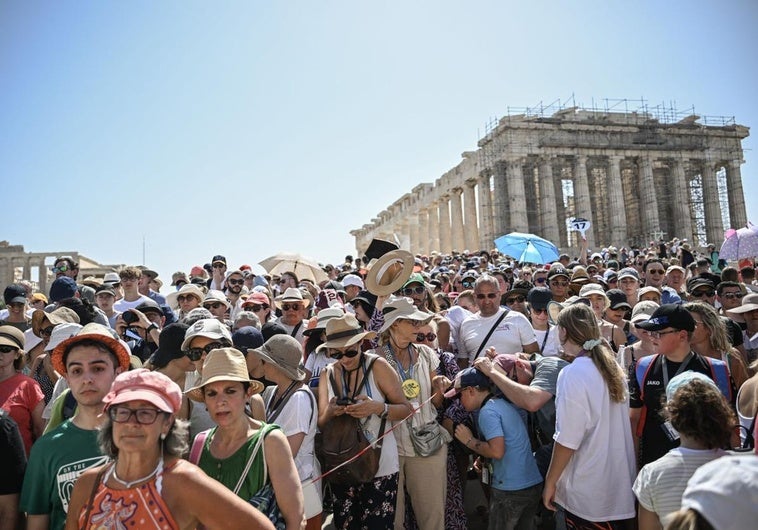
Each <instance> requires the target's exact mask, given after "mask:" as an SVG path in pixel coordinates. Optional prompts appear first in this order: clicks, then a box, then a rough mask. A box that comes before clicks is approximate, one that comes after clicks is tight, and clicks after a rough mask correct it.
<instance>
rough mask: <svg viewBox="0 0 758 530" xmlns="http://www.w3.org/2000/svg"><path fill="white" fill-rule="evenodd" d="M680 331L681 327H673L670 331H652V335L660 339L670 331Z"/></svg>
mask: <svg viewBox="0 0 758 530" xmlns="http://www.w3.org/2000/svg"><path fill="white" fill-rule="evenodd" d="M680 331H681V329H672V330H670V331H651V332H650V336H651V337H653V338H654V339H660V338H661V337H663V336H664V335H668V334H670V333H679V332H680Z"/></svg>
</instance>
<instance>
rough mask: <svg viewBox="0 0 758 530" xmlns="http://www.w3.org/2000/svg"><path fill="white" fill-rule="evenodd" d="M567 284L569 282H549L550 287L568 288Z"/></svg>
mask: <svg viewBox="0 0 758 530" xmlns="http://www.w3.org/2000/svg"><path fill="white" fill-rule="evenodd" d="M568 284H569V282H558V281H553V282H550V285H555V286H556V287H568Z"/></svg>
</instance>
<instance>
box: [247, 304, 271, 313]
mask: <svg viewBox="0 0 758 530" xmlns="http://www.w3.org/2000/svg"><path fill="white" fill-rule="evenodd" d="M247 307H248V308H249V309H250V310H251V311H252V312H253V313H257V312H258V311H265V310H266V309H268V308H269V306H268V304H263V305H261V304H253V305H249V306H247Z"/></svg>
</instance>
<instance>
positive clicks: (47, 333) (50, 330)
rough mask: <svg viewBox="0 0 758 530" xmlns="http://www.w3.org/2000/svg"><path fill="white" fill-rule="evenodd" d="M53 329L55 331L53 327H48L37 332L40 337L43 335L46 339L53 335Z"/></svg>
mask: <svg viewBox="0 0 758 530" xmlns="http://www.w3.org/2000/svg"><path fill="white" fill-rule="evenodd" d="M53 329H55V326H48V327H46V328H45V329H41V330H39V333H40V335H44V336H46V337H49V336H50V335H52V334H53Z"/></svg>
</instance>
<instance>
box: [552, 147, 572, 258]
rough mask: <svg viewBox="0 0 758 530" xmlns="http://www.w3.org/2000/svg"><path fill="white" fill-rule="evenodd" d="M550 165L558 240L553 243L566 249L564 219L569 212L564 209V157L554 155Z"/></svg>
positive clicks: (565, 198) (567, 238)
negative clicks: (551, 167) (551, 168)
mask: <svg viewBox="0 0 758 530" xmlns="http://www.w3.org/2000/svg"><path fill="white" fill-rule="evenodd" d="M552 166H553V185H554V189H555V214H556V216H557V218H558V239H559V241H554V243H555V244H556V245H557V246H559V247H561V248H563V249H567V248H568V246H569V237H568V231H567V228H566V220H567V219H568V217H569V214H568V212H567V211H566V203H567V202H568V201H567V197H564V194H563V171H564V168H565V167H566V159H564V158H561V157H556V158H554V159H553V164H552Z"/></svg>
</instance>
